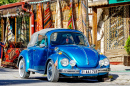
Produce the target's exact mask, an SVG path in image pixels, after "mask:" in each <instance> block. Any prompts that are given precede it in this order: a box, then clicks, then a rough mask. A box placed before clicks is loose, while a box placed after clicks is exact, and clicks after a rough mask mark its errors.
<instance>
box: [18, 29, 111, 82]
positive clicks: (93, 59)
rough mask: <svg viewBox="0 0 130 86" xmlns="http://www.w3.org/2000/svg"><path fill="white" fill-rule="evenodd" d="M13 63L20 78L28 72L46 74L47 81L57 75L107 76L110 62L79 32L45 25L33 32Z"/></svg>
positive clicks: (99, 78)
mask: <svg viewBox="0 0 130 86" xmlns="http://www.w3.org/2000/svg"><path fill="white" fill-rule="evenodd" d="M17 66H18V67H19V75H20V77H21V78H28V77H29V76H30V72H32V73H33V74H35V72H37V73H41V74H47V79H48V81H51V82H56V81H58V80H59V78H60V77H66V76H67V77H77V78H78V77H96V78H97V80H98V81H103V78H106V77H108V73H109V71H110V63H109V60H108V58H107V57H106V56H104V55H102V54H100V53H99V52H98V51H96V50H95V49H94V48H93V47H92V46H90V45H89V43H88V41H87V38H86V37H85V36H84V35H83V33H82V32H80V31H77V30H70V29H58V28H57V29H56V28H48V29H43V30H41V31H39V32H35V33H34V34H33V35H32V37H31V40H30V42H29V44H28V46H27V49H26V50H23V51H22V52H21V53H20V55H19V57H18V62H17Z"/></svg>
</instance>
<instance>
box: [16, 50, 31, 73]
mask: <svg viewBox="0 0 130 86" xmlns="http://www.w3.org/2000/svg"><path fill="white" fill-rule="evenodd" d="M22 58H24V60H25V66H26V72H28V69H29V57H28V51H27V50H23V51H22V52H21V53H20V55H19V57H18V62H17V66H19V61H20V59H22Z"/></svg>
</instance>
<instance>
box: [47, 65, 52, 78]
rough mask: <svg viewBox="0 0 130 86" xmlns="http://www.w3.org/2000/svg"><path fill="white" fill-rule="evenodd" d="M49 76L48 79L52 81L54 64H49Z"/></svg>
mask: <svg viewBox="0 0 130 86" xmlns="http://www.w3.org/2000/svg"><path fill="white" fill-rule="evenodd" d="M47 76H48V79H49V80H50V79H51V76H52V64H51V63H49V64H48V69H47Z"/></svg>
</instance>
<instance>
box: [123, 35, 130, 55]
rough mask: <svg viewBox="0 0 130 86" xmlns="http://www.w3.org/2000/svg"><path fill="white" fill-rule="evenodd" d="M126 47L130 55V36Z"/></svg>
mask: <svg viewBox="0 0 130 86" xmlns="http://www.w3.org/2000/svg"><path fill="white" fill-rule="evenodd" d="M124 48H125V49H126V52H127V53H128V55H130V36H129V37H128V39H127V41H126V43H125V46H124Z"/></svg>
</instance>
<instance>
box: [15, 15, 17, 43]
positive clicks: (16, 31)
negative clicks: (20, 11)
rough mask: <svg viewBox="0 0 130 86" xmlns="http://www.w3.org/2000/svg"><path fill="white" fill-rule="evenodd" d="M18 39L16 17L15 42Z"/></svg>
mask: <svg viewBox="0 0 130 86" xmlns="http://www.w3.org/2000/svg"><path fill="white" fill-rule="evenodd" d="M16 37H17V18H16V17H15V42H16Z"/></svg>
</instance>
